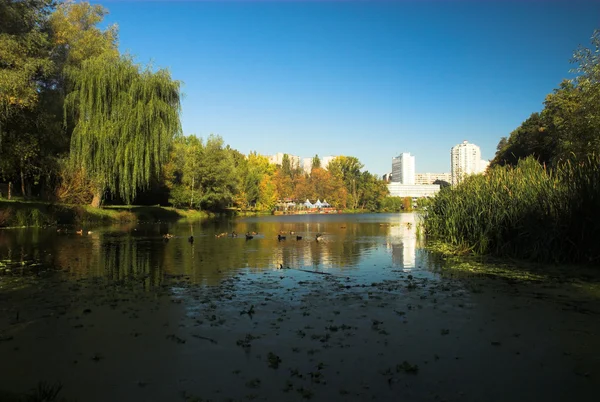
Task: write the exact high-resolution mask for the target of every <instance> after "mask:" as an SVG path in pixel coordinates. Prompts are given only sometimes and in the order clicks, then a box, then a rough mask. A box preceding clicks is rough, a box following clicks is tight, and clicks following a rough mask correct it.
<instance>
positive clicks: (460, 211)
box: [424, 156, 600, 263]
mask: <svg viewBox="0 0 600 402" xmlns="http://www.w3.org/2000/svg"><path fill="white" fill-rule="evenodd" d="M599 210H600V158H599V157H597V156H590V157H588V158H586V159H580V160H577V159H574V160H572V161H568V162H564V163H562V164H559V165H558V166H557V168H556V169H554V170H551V169H547V168H546V167H545V166H543V165H541V164H539V163H538V162H537V161H536V160H535V159H534V158H533V157H529V158H527V159H524V160H521V161H520V162H519V163H518V165H517V166H516V167H495V168H493V169H490V170H489V171H488V174H487V175H474V176H470V177H468V178H466V179H465V180H464V181H463V182H462V183H460V184H459V185H457V186H455V187H453V188H445V189H443V190H442V191H440V192H439V193H438V194H437V195H436V197H435V198H434V199H433V200H432V201H431V203H430V205H429V206H428V212H427V214H426V217H425V221H424V225H425V230H426V233H427V234H428V235H429V236H431V237H434V238H437V239H440V240H443V241H444V242H447V243H449V244H451V245H452V246H454V247H455V249H457V250H459V251H470V252H474V253H476V254H494V255H499V256H510V257H517V258H525V259H531V260H535V261H544V262H550V261H552V262H579V263H581V262H583V263H588V262H596V261H597V260H598V259H599V258H600V248H598V247H597V244H598V241H599V240H600V215H598V212H599Z"/></svg>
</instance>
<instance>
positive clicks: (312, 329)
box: [0, 268, 600, 401]
mask: <svg viewBox="0 0 600 402" xmlns="http://www.w3.org/2000/svg"><path fill="white" fill-rule="evenodd" d="M389 271H390V272H388V273H389V276H388V279H384V280H380V281H378V282H376V283H371V282H368V281H365V280H364V278H362V279H361V278H358V277H351V276H344V275H342V274H340V273H339V272H337V273H335V272H332V273H333V274H332V275H323V274H313V273H309V272H303V271H298V270H294V269H283V270H277V269H273V270H269V271H265V272H262V273H253V272H252V271H251V270H244V271H240V272H239V273H238V275H236V276H233V277H231V278H229V279H226V280H224V281H223V282H221V284H220V285H218V286H200V285H196V284H191V283H189V281H188V280H186V277H173V276H169V277H165V278H164V281H163V284H162V286H160V287H155V288H151V289H148V287H147V286H145V284H144V281H143V278H140V280H139V281H127V282H126V281H120V282H119V281H117V282H107V281H106V280H105V279H94V278H91V279H89V278H88V279H79V280H72V279H70V278H69V277H68V276H65V275H66V274H65V275H63V274H57V275H52V276H51V277H47V278H44V280H43V283H44V286H41V284H40V280H39V279H27V280H24V281H26V282H27V281H29V283H24V284H23V286H22V288H21V289H20V290H14V291H9V290H5V291H3V292H2V293H0V355H1V356H2V359H3V362H8V364H2V365H0V389H1V390H3V391H5V392H10V393H13V394H22V393H26V392H27V391H28V390H29V389H30V388H31V387H33V386H34V385H35V384H36V383H37V382H38V381H42V380H43V381H47V382H54V381H60V382H61V383H62V384H63V389H62V391H61V393H60V395H61V396H63V397H65V398H66V399H67V400H71V401H75V400H77V401H174V400H189V401H200V400H213V401H231V400H235V401H238V400H240V401H244V400H270V401H281V400H286V401H287V400H290V401H294V400H298V401H299V400H316V401H332V400H340V401H347V400H351V401H352V400H354V401H365V400H378V401H397V400H408V401H432V400H433V401H438V400H439V401H482V400H486V401H507V400H511V401H534V400H545V401H564V400H587V399H590V398H592V396H593V395H594V394H595V390H596V389H597V387H598V386H599V385H600V369H599V367H600V336H598V335H600V333H599V332H600V321H599V320H598V314H599V313H600V308H599V305H598V302H597V300H595V299H593V298H589V297H585V296H583V295H579V294H578V293H573V289H572V288H569V287H568V286H567V285H556V284H549V283H544V282H542V283H520V282H519V283H515V282H514V281H512V282H510V283H508V282H506V281H503V280H495V279H491V278H482V277H474V278H468V279H465V278H462V279H456V278H454V279H452V278H446V277H442V276H432V275H430V274H425V273H418V272H416V273H415V272H413V273H408V272H403V271H402V270H393V269H391V268H389ZM5 395H7V394H6V393H5ZM5 399H7V397H6V398H5Z"/></svg>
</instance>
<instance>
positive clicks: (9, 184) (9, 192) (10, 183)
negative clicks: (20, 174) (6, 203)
mask: <svg viewBox="0 0 600 402" xmlns="http://www.w3.org/2000/svg"><path fill="white" fill-rule="evenodd" d="M11 196H12V181H9V182H8V199H9V200H10V197H11Z"/></svg>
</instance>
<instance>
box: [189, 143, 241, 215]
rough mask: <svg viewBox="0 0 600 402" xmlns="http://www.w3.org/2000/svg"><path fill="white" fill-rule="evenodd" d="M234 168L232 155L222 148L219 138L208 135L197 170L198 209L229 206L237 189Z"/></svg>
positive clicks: (215, 208)
mask: <svg viewBox="0 0 600 402" xmlns="http://www.w3.org/2000/svg"><path fill="white" fill-rule="evenodd" d="M236 174H237V172H236V168H235V162H234V159H233V155H232V153H231V152H230V151H229V149H226V148H225V147H224V146H223V139H222V138H221V137H220V136H215V135H212V134H211V135H210V136H209V137H208V139H207V140H206V144H205V146H204V149H203V151H202V157H201V160H200V164H199V169H198V177H199V178H200V189H201V192H202V193H201V196H200V207H201V208H203V209H208V210H221V209H224V208H226V207H228V206H230V205H231V203H232V201H233V199H234V196H235V194H236V192H237V191H238V188H237V178H236Z"/></svg>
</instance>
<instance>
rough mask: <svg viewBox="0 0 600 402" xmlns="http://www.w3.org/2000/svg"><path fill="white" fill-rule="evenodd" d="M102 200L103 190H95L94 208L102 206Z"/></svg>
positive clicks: (92, 204)
mask: <svg viewBox="0 0 600 402" xmlns="http://www.w3.org/2000/svg"><path fill="white" fill-rule="evenodd" d="M101 202H102V192H101V191H100V190H97V191H96V192H94V198H92V203H91V206H92V207H94V208H100V203H101Z"/></svg>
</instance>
